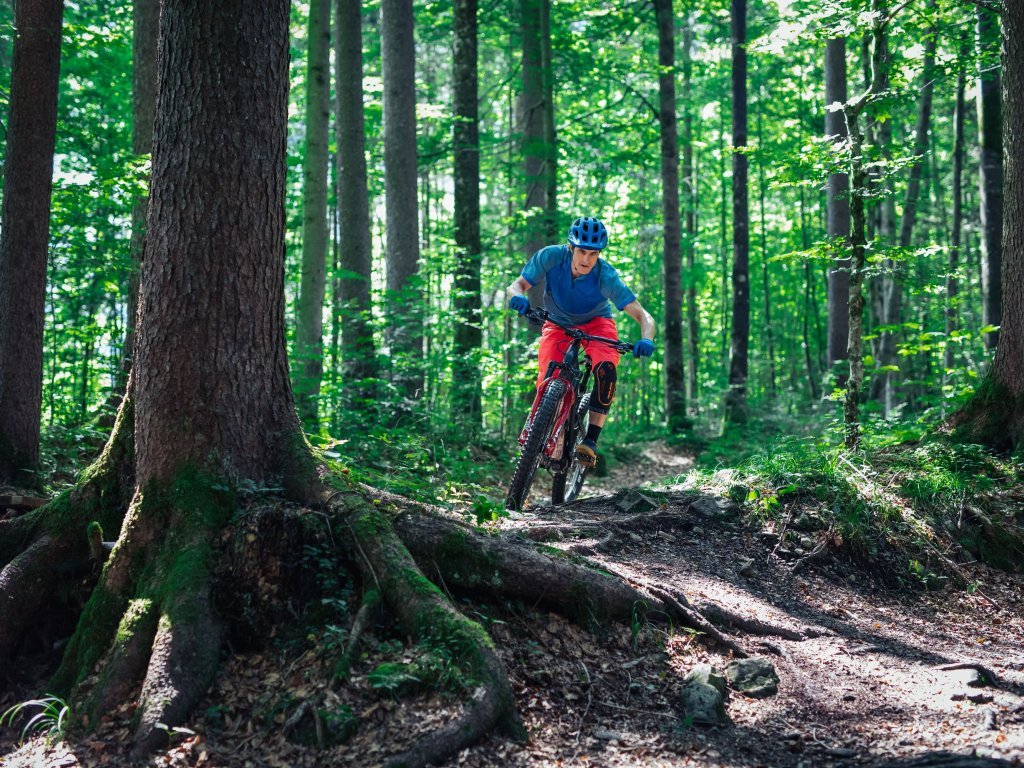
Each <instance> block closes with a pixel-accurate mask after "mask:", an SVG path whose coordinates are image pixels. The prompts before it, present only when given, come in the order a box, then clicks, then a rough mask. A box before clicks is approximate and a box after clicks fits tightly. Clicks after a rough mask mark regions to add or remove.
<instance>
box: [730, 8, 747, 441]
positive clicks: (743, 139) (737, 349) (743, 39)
mask: <svg viewBox="0 0 1024 768" xmlns="http://www.w3.org/2000/svg"><path fill="white" fill-rule="evenodd" d="M746 46H747V3H746V0H732V146H733V150H734V151H733V154H732V248H733V262H732V294H733V298H732V347H731V350H730V355H729V391H728V393H727V395H726V419H727V420H728V421H743V420H744V419H745V418H746V409H747V402H746V397H747V395H746V392H747V348H748V346H749V343H750V211H749V204H748V199H747V165H748V163H747V155H746V145H747V47H746Z"/></svg>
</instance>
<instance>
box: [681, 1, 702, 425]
mask: <svg viewBox="0 0 1024 768" xmlns="http://www.w3.org/2000/svg"><path fill="white" fill-rule="evenodd" d="M692 48H693V20H692V19H691V18H689V17H688V18H687V20H686V26H685V27H684V28H683V185H684V188H683V211H684V219H685V226H686V231H685V232H684V233H683V251H684V253H685V258H686V327H687V341H688V346H689V349H688V351H689V357H690V365H689V366H688V367H687V368H686V373H687V391H686V398H687V400H688V401H689V404H690V408H691V410H692V411H693V412H694V413H696V408H697V398H698V395H699V388H698V385H697V362H698V359H699V358H700V355H699V354H698V349H699V332H700V325H699V320H698V316H697V276H696V274H695V269H694V266H695V265H694V256H695V251H696V243H697V204H698V189H699V186H698V175H697V168H696V164H695V163H694V153H693V55H692Z"/></svg>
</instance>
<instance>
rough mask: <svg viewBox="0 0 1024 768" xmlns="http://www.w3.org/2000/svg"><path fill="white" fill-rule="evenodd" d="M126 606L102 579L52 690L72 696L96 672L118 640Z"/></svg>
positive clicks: (91, 597) (61, 665)
mask: <svg viewBox="0 0 1024 768" xmlns="http://www.w3.org/2000/svg"><path fill="white" fill-rule="evenodd" d="M126 604H127V603H126V601H125V600H122V599H120V598H118V597H117V596H115V595H112V594H111V593H110V592H109V591H108V590H106V589H105V588H104V586H103V582H102V579H101V581H100V584H98V585H97V586H96V587H95V588H94V589H93V591H92V594H91V595H90V596H89V602H88V603H86V605H85V610H84V611H82V615H81V617H80V618H79V620H78V626H77V627H76V628H75V633H74V634H73V635H72V636H71V640H70V642H69V643H68V647H67V649H66V650H65V651H64V658H63V659H62V660H61V664H60V668H59V669H58V670H57V673H56V674H55V675H54V677H53V680H52V681H51V683H50V686H51V690H53V691H55V692H57V694H58V695H60V696H69V695H70V694H71V691H72V689H73V688H74V687H75V686H76V685H78V683H80V682H81V681H82V680H84V679H85V678H86V677H88V676H89V675H90V674H91V673H92V672H93V669H94V668H95V666H96V664H97V663H98V662H99V660H100V659H101V658H102V657H103V654H104V653H106V651H107V648H108V647H109V646H110V643H111V641H112V640H113V638H114V636H115V633H116V631H117V628H118V626H119V625H120V622H121V618H122V616H123V615H124V611H125V608H126Z"/></svg>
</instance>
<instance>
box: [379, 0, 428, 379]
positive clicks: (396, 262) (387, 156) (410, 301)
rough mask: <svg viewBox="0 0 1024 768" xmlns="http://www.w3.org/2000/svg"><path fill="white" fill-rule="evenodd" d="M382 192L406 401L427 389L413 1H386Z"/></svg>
mask: <svg viewBox="0 0 1024 768" xmlns="http://www.w3.org/2000/svg"><path fill="white" fill-rule="evenodd" d="M381 50H382V53H383V75H384V186H385V194H386V200H385V203H386V220H387V222H386V229H387V264H388V277H387V288H388V315H389V323H390V324H389V334H388V335H389V340H390V344H391V365H392V372H393V373H392V378H393V380H394V381H395V382H396V383H397V384H398V386H399V389H400V391H402V392H404V394H405V395H406V397H409V398H412V397H415V396H416V394H417V393H418V392H419V391H420V390H421V389H422V388H423V373H422V371H421V369H420V368H421V365H422V359H423V335H422V331H421V327H422V325H421V324H422V322H423V317H422V312H421V311H420V309H419V305H420V290H419V288H418V286H417V273H418V270H419V258H420V249H419V223H418V207H417V199H416V181H417V176H418V173H417V155H416V71H415V62H416V46H415V40H414V39H413V8H412V0H382V2H381Z"/></svg>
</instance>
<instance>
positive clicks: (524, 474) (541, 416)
mask: <svg viewBox="0 0 1024 768" xmlns="http://www.w3.org/2000/svg"><path fill="white" fill-rule="evenodd" d="M565 392H566V385H565V382H564V381H562V380H561V379H555V380H554V381H552V382H551V383H550V384H548V388H547V389H546V390H545V391H544V396H543V397H542V398H541V401H540V404H539V405H538V406H537V412H536V413H535V414H534V417H533V424H531V425H530V431H529V433H528V434H527V436H526V442H525V443H524V444H523V448H522V450H521V451H520V452H519V461H518V462H517V463H516V471H515V472H514V473H513V475H512V483H511V485H510V486H509V489H508V496H506V497H505V508H506V509H514V510H521V509H522V508H523V502H525V501H526V497H527V496H528V495H529V493H530V486H532V485H533V476H534V475H535V474H536V473H537V465H538V464H539V463H540V457H541V454H542V453H543V452H544V446H546V445H547V443H548V439H549V438H550V437H551V430H552V429H553V428H554V426H555V417H556V416H557V415H558V409H559V407H561V404H562V397H564V396H565Z"/></svg>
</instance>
